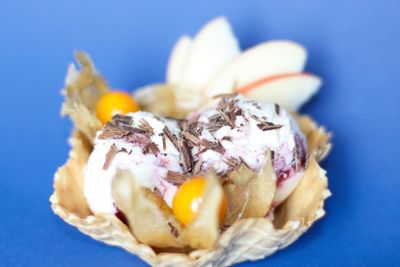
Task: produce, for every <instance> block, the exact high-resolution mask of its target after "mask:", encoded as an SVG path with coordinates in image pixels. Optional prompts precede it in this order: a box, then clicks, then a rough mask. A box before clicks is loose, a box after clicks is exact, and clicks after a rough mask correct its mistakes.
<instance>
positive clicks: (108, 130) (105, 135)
mask: <svg viewBox="0 0 400 267" xmlns="http://www.w3.org/2000/svg"><path fill="white" fill-rule="evenodd" d="M129 133H130V132H129V131H127V130H124V129H121V128H119V127H118V126H117V125H115V124H114V123H113V122H108V123H107V124H106V125H105V126H104V129H103V131H102V132H101V134H100V135H99V139H109V138H112V139H118V138H123V137H125V136H127V135H129Z"/></svg>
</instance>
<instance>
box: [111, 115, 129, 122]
mask: <svg viewBox="0 0 400 267" xmlns="http://www.w3.org/2000/svg"><path fill="white" fill-rule="evenodd" d="M112 121H113V122H115V123H117V124H118V123H122V124H127V125H130V124H131V123H132V117H130V116H124V115H121V114H117V115H114V116H113V117H112Z"/></svg>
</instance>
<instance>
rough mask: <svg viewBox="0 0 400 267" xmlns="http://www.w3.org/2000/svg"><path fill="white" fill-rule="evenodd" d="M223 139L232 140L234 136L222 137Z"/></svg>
mask: <svg viewBox="0 0 400 267" xmlns="http://www.w3.org/2000/svg"><path fill="white" fill-rule="evenodd" d="M222 141H232V136H224V137H222Z"/></svg>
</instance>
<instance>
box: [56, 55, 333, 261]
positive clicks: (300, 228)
mask: <svg viewBox="0 0 400 267" xmlns="http://www.w3.org/2000/svg"><path fill="white" fill-rule="evenodd" d="M77 57H78V61H79V62H80V63H81V65H82V70H81V72H80V73H78V72H77V71H76V69H75V68H74V67H71V68H70V71H69V74H68V76H67V80H66V83H67V86H66V88H65V94H66V96H67V97H66V101H65V103H64V105H63V113H64V114H68V115H70V117H71V118H72V120H73V122H74V124H75V129H74V131H73V133H72V135H71V137H70V138H69V143H70V145H71V150H70V153H69V158H68V160H67V162H66V163H65V164H64V165H63V166H62V167H60V168H59V169H58V170H57V172H56V173H55V176H54V193H53V194H52V195H51V197H50V202H51V207H52V209H53V211H54V212H55V213H56V214H57V215H59V216H60V217H61V218H62V219H63V220H64V221H66V222H67V223H69V224H71V225H73V226H75V227H77V228H78V229H79V230H80V231H81V232H83V233H85V234H87V235H89V236H91V237H92V238H94V239H96V240H99V241H102V242H104V243H106V244H109V245H113V246H118V247H121V248H123V249H125V250H127V251H129V252H130V253H133V254H135V255H137V256H138V257H140V258H141V259H143V260H144V261H146V262H147V263H149V264H151V265H153V266H229V265H233V264H235V263H238V262H242V261H246V260H257V259H262V258H264V257H266V256H268V255H271V254H272V253H274V252H275V251H277V250H278V249H281V248H284V247H286V246H288V245H290V244H291V243H292V242H294V241H295V240H296V239H297V238H298V237H299V236H300V235H301V234H303V233H304V232H305V231H306V230H307V229H309V228H310V227H311V225H312V224H313V223H314V222H315V221H316V220H318V219H319V218H321V217H322V216H323V215H324V214H325V211H324V201H325V199H326V198H327V197H329V196H330V192H329V190H328V187H327V186H328V181H327V177H326V172H325V170H323V169H322V168H321V167H320V166H319V164H318V163H319V162H320V161H321V160H322V159H324V158H325V156H326V155H327V154H328V152H329V150H330V148H331V144H330V134H329V133H327V132H326V131H325V129H324V128H322V127H318V126H317V125H316V124H315V123H314V122H313V120H312V119H311V118H310V117H308V116H299V115H295V118H296V119H297V121H298V123H299V125H300V127H301V130H302V132H303V133H304V135H305V136H306V138H307V145H308V151H309V152H310V157H309V161H308V166H307V168H306V170H305V174H304V177H303V178H302V180H301V182H300V184H299V185H298V186H297V187H296V189H295V190H294V192H293V193H292V194H291V195H290V196H289V197H288V198H287V199H286V200H285V201H284V202H283V203H282V204H281V205H280V206H279V207H277V208H276V209H275V211H274V216H273V219H272V217H271V216H269V217H265V218H264V217H263V218H246V219H240V220H237V221H236V222H234V223H233V224H232V225H231V226H230V227H229V228H227V229H225V230H224V231H223V232H222V233H221V234H220V235H219V237H218V239H217V240H216V241H215V242H214V244H213V246H212V247H211V248H208V249H194V250H179V251H178V250H173V249H166V248H164V249H160V248H154V247H151V246H149V245H147V244H144V243H141V242H139V241H138V239H137V238H136V237H135V236H134V235H133V234H132V232H131V231H130V229H129V228H128V226H126V224H124V223H123V222H121V221H120V220H119V219H118V218H117V217H116V216H113V215H104V214H92V213H91V211H90V209H89V207H88V204H87V202H86V199H85V197H84V195H83V170H84V167H85V164H86V162H87V159H88V157H89V155H90V153H91V151H92V149H93V145H92V140H93V137H94V134H95V132H96V130H98V129H99V128H100V127H101V124H99V123H97V122H96V121H93V120H91V119H90V116H92V114H91V113H92V112H93V110H92V109H93V103H94V102H95V101H97V98H98V96H99V95H101V93H102V92H104V91H107V85H106V83H105V82H104V80H103V79H101V77H100V76H99V75H98V74H97V72H96V71H95V69H94V68H93V66H92V64H91V62H90V60H89V58H88V57H87V56H85V55H84V54H78V55H77ZM163 98H164V96H163ZM164 100H165V98H164ZM153 101H155V102H154V103H157V101H160V99H159V98H158V99H157V97H154V100H153ZM169 105H170V104H169ZM150 106H151V105H150ZM153 106H157V105H153ZM158 106H159V105H158ZM170 106H171V105H170ZM151 111H152V110H151ZM164 112H165V111H164ZM175 112H176V111H175ZM159 113H160V112H159ZM161 113H163V112H161ZM182 113H184V112H182ZM166 115H171V114H166Z"/></svg>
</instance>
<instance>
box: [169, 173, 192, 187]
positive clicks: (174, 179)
mask: <svg viewBox="0 0 400 267" xmlns="http://www.w3.org/2000/svg"><path fill="white" fill-rule="evenodd" d="M165 179H166V180H167V182H170V183H171V184H174V185H181V184H183V183H184V182H185V181H186V180H187V177H186V176H185V175H183V174H180V173H177V172H174V171H167V177H166V178H165Z"/></svg>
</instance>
